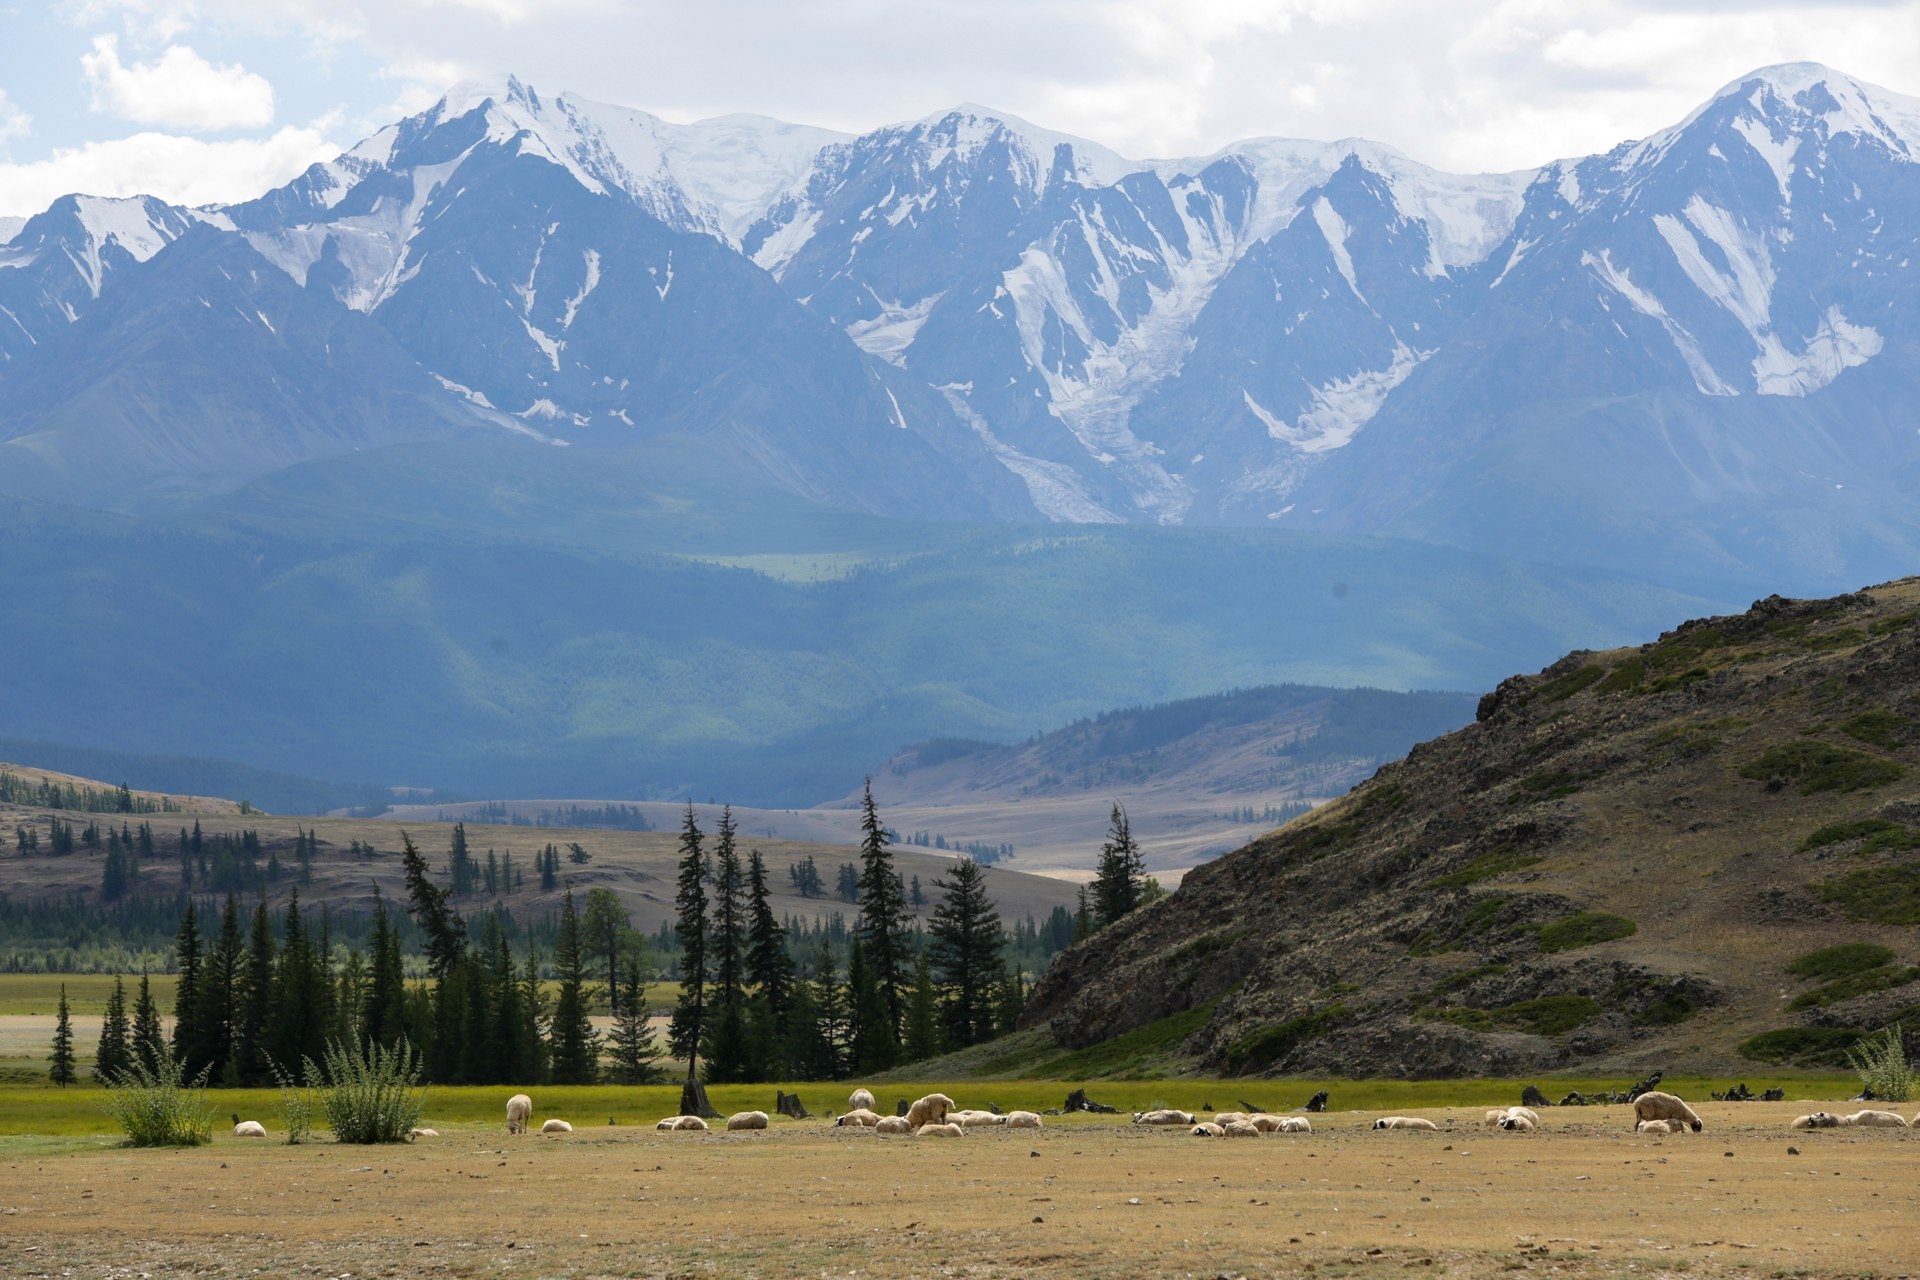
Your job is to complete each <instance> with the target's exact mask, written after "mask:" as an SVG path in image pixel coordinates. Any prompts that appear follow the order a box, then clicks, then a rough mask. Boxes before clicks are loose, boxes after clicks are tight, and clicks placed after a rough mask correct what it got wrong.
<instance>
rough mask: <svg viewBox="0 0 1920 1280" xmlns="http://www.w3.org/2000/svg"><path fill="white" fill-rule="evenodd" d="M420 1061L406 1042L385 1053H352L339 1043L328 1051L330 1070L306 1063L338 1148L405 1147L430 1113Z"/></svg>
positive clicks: (371, 1049) (376, 1047) (381, 1049)
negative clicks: (423, 1116)
mask: <svg viewBox="0 0 1920 1280" xmlns="http://www.w3.org/2000/svg"><path fill="white" fill-rule="evenodd" d="M420 1072H421V1063H420V1059H419V1056H418V1055H417V1054H415V1053H414V1051H413V1049H412V1048H411V1047H410V1046H409V1045H408V1044H407V1042H406V1039H405V1038H404V1037H403V1038H402V1039H401V1041H400V1043H399V1044H397V1045H395V1046H393V1047H392V1048H390V1049H389V1048H387V1047H385V1046H383V1045H380V1044H377V1043H375V1044H371V1045H368V1046H366V1047H350V1046H348V1045H345V1044H342V1043H340V1042H339V1041H337V1040H336V1041H334V1042H333V1043H332V1044H329V1045H328V1046H327V1052H326V1070H325V1072H324V1073H323V1072H321V1071H320V1070H318V1069H317V1068H315V1066H314V1064H313V1059H311V1058H309V1059H307V1073H306V1074H307V1087H308V1088H310V1089H313V1090H314V1091H315V1092H316V1093H318V1094H319V1095H320V1108H321V1110H322V1111H324V1112H325V1113H326V1116H327V1127H328V1128H330V1129H332V1130H333V1136H334V1138H335V1139H336V1140H337V1141H340V1142H351V1143H358V1144H370V1143H375V1142H404V1141H406V1138H407V1132H408V1130H410V1129H415V1128H418V1127H419V1124H420V1115H421V1113H422V1112H423V1111H424V1110H425V1109H426V1104H427V1091H426V1090H425V1089H423V1088H421V1087H420Z"/></svg>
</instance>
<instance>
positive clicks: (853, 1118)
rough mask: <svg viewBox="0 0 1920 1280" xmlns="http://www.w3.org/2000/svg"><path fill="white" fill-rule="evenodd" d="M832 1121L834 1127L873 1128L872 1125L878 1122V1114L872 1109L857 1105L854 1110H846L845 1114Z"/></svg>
mask: <svg viewBox="0 0 1920 1280" xmlns="http://www.w3.org/2000/svg"><path fill="white" fill-rule="evenodd" d="M833 1123H834V1127H835V1128H839V1129H846V1128H855V1127H857V1128H861V1129H871V1128H873V1126H875V1125H877V1124H879V1123H880V1116H879V1113H877V1112H874V1111H869V1110H868V1109H867V1108H865V1107H857V1108H855V1109H854V1110H852V1111H849V1112H847V1114H845V1115H843V1116H841V1117H840V1118H839V1119H837V1120H835V1121H834V1122H833Z"/></svg>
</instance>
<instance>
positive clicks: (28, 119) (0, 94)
mask: <svg viewBox="0 0 1920 1280" xmlns="http://www.w3.org/2000/svg"><path fill="white" fill-rule="evenodd" d="M32 127H33V117H32V116H30V115H28V114H27V113H26V112H24V111H22V110H21V109H20V108H18V107H16V106H14V105H13V104H12V103H11V102H9V101H7V91H6V90H5V89H0V142H5V141H6V140H7V139H8V138H24V137H26V136H27V134H28V133H29V132H30V131H31V130H32Z"/></svg>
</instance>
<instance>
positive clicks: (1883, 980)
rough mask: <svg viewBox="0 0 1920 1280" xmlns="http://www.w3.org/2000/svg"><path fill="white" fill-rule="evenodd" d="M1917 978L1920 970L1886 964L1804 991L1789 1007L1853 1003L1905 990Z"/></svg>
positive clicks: (1810, 1007) (1811, 1007)
mask: <svg viewBox="0 0 1920 1280" xmlns="http://www.w3.org/2000/svg"><path fill="white" fill-rule="evenodd" d="M1916 978H1920V969H1916V968H1914V967H1912V966H1911V965H1898V964H1890V965H1884V966H1882V967H1880V968H1877V969H1867V970H1865V971H1863V972H1860V973H1852V974H1848V975H1847V976H1846V977H1844V978H1836V979H1834V980H1833V981H1832V982H1825V983H1822V984H1821V985H1819V986H1817V987H1815V988H1814V989H1813V990H1811V991H1803V992H1801V993H1800V994H1799V995H1798V996H1795V997H1794V998H1793V1000H1792V1002H1790V1003H1789V1004H1788V1005H1787V1008H1789V1009H1793V1010H1799V1009H1824V1008H1826V1007H1827V1006H1828V1005H1830V1004H1835V1003H1838V1002H1839V1001H1841V1000H1850V999H1852V998H1853V997H1854V996H1864V995H1867V994H1869V993H1870V992H1874V991H1890V990H1892V989H1893V988H1894V987H1904V986H1906V985H1907V984H1908V983H1909V982H1912V981H1914V980H1915V979H1916Z"/></svg>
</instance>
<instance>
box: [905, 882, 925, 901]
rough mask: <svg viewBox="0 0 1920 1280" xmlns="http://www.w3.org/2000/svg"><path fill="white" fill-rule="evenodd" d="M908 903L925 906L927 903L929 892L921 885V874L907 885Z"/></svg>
mask: <svg viewBox="0 0 1920 1280" xmlns="http://www.w3.org/2000/svg"><path fill="white" fill-rule="evenodd" d="M907 904H908V905H909V906H915V907H924V906H926V905H927V894H926V891H925V890H924V889H922V888H921V887H920V877H919V876H915V877H914V878H913V880H912V881H911V883H909V885H908V886H907Z"/></svg>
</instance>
